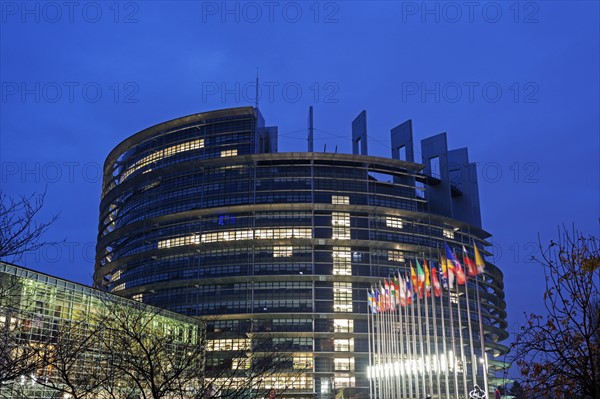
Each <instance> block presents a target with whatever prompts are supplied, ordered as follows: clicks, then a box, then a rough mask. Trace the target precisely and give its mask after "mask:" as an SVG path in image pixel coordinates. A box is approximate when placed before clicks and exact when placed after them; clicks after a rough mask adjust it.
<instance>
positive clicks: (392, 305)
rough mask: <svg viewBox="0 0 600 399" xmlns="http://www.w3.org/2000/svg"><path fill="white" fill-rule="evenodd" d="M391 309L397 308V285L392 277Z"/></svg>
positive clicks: (390, 282)
mask: <svg viewBox="0 0 600 399" xmlns="http://www.w3.org/2000/svg"><path fill="white" fill-rule="evenodd" d="M388 284H389V286H390V309H391V310H396V286H395V285H394V280H392V279H390V281H389V283H388Z"/></svg>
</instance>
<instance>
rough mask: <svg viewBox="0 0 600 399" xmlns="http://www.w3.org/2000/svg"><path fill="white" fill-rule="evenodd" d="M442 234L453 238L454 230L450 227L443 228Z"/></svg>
mask: <svg viewBox="0 0 600 399" xmlns="http://www.w3.org/2000/svg"><path fill="white" fill-rule="evenodd" d="M443 234H444V237H446V238H450V239H454V231H452V230H450V229H444V231H443Z"/></svg>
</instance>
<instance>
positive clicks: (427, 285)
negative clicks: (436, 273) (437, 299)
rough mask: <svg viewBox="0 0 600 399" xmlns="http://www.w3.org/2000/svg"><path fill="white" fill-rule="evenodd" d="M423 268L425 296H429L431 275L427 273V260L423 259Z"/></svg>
mask: <svg viewBox="0 0 600 399" xmlns="http://www.w3.org/2000/svg"><path fill="white" fill-rule="evenodd" d="M423 269H424V270H425V293H426V294H427V297H431V276H430V274H429V267H427V260H425V259H423Z"/></svg>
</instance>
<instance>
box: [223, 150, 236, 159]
mask: <svg viewBox="0 0 600 399" xmlns="http://www.w3.org/2000/svg"><path fill="white" fill-rule="evenodd" d="M237 154H238V151H237V149H235V148H234V149H233V150H223V151H221V157H235V156H237Z"/></svg>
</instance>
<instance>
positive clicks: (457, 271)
mask: <svg viewBox="0 0 600 399" xmlns="http://www.w3.org/2000/svg"><path fill="white" fill-rule="evenodd" d="M444 246H445V247H446V258H447V259H448V272H450V271H451V269H454V270H452V272H453V274H454V275H455V276H456V283H457V284H460V285H463V284H464V283H465V280H466V277H465V272H464V271H463V269H462V266H461V265H460V262H459V261H458V259H456V255H454V252H452V251H451V250H450V248H449V247H448V244H446V243H444ZM450 280H451V281H450V286H452V277H450Z"/></svg>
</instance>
